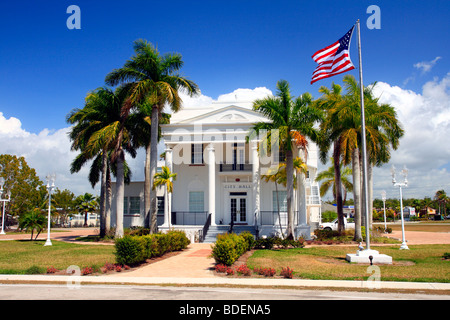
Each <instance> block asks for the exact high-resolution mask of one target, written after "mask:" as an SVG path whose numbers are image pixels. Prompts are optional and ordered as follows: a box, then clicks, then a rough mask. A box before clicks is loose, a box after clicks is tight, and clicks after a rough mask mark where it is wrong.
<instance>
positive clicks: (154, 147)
mask: <svg viewBox="0 0 450 320" xmlns="http://www.w3.org/2000/svg"><path fill="white" fill-rule="evenodd" d="M158 127H159V110H158V105H156V104H155V105H154V106H153V108H152V127H151V137H150V177H151V181H153V180H154V179H155V174H156V168H157V166H158ZM149 189H150V219H151V222H150V233H156V232H157V228H158V226H157V216H156V215H157V213H158V202H157V198H156V189H153V188H149Z"/></svg>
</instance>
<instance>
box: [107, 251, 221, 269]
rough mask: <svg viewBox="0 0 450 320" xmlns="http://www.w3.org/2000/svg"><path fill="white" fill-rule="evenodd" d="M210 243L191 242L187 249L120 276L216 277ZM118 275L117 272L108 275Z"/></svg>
mask: <svg viewBox="0 0 450 320" xmlns="http://www.w3.org/2000/svg"><path fill="white" fill-rule="evenodd" d="M210 255H211V244H210V243H191V244H190V245H189V247H188V248H187V249H186V250H183V251H182V252H181V253H180V254H177V255H175V256H172V257H170V258H167V259H163V260H161V261H157V262H155V263H151V264H149V265H146V266H143V267H141V268H139V269H137V270H133V271H129V272H124V273H123V274H121V275H120V277H125V278H132V277H150V278H174V277H176V278H215V277H216V276H215V275H214V266H215V263H214V259H213V258H211V257H210ZM108 276H109V277H116V276H117V274H112V275H108Z"/></svg>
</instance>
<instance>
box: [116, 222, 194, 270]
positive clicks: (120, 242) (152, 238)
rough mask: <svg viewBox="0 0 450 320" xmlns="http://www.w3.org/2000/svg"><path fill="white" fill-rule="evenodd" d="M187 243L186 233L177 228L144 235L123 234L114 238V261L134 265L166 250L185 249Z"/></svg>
mask: <svg viewBox="0 0 450 320" xmlns="http://www.w3.org/2000/svg"><path fill="white" fill-rule="evenodd" d="M189 243H190V241H189V239H188V238H187V237H186V234H185V233H184V232H183V231H179V230H171V231H169V232H167V233H157V234H150V235H144V236H131V235H125V236H124V237H123V238H120V239H116V240H115V247H116V252H115V255H116V262H117V263H118V264H123V265H135V264H138V263H141V262H144V261H145V260H147V259H151V258H154V257H160V256H162V255H164V254H165V253H167V252H171V251H180V250H183V249H186V248H187V246H188V245H189Z"/></svg>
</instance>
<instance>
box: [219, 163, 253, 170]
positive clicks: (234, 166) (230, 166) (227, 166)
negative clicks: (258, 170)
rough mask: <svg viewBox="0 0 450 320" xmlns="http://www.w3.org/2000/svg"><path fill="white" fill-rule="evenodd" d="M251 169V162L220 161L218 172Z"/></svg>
mask: <svg viewBox="0 0 450 320" xmlns="http://www.w3.org/2000/svg"><path fill="white" fill-rule="evenodd" d="M233 171H252V164H251V163H221V164H220V172H233Z"/></svg>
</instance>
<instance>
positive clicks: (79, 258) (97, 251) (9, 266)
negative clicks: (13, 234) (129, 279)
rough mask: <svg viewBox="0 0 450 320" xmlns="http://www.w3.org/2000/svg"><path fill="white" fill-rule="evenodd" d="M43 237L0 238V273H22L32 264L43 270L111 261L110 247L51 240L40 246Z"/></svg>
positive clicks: (102, 263) (91, 265)
mask: <svg viewBox="0 0 450 320" xmlns="http://www.w3.org/2000/svg"><path fill="white" fill-rule="evenodd" d="M44 243H45V240H42V241H40V240H38V241H29V240H19V241H1V242H0V274H26V273H29V272H27V270H28V269H29V268H31V267H33V266H36V267H38V268H39V269H40V271H41V272H44V273H45V272H46V270H47V267H50V266H54V267H55V268H57V269H59V270H65V269H67V267H69V266H70V265H76V266H79V267H80V269H81V268H84V267H101V266H103V265H104V264H105V263H106V262H110V263H115V256H114V251H115V248H114V246H111V245H81V244H74V243H66V242H61V241H52V244H53V245H52V246H48V247H44Z"/></svg>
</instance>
